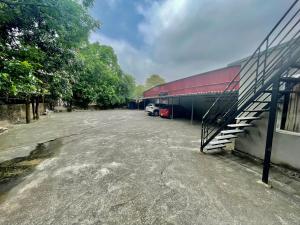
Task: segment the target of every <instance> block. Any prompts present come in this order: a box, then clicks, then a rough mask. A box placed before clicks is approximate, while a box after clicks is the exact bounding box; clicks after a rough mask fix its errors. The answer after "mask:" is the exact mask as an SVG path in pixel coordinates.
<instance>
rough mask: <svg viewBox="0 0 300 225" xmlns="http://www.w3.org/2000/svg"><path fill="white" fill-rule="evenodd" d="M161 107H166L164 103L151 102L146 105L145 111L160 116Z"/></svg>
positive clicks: (150, 114)
mask: <svg viewBox="0 0 300 225" xmlns="http://www.w3.org/2000/svg"><path fill="white" fill-rule="evenodd" d="M161 107H164V104H154V103H150V104H148V105H147V106H146V109H145V111H146V112H147V113H148V115H149V116H158V115H159V109H160V108H161Z"/></svg>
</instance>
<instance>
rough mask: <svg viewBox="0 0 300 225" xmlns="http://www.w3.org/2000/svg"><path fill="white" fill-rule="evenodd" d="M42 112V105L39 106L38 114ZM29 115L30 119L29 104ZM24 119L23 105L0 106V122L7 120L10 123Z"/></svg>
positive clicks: (24, 110)
mask: <svg viewBox="0 0 300 225" xmlns="http://www.w3.org/2000/svg"><path fill="white" fill-rule="evenodd" d="M43 111H44V104H43V103H40V104H39V112H40V113H42V112H43ZM30 115H31V118H32V108H31V104H30ZM25 119H26V109H25V104H10V105H0V121H1V120H8V121H10V122H12V123H14V122H18V121H22V122H23V121H25Z"/></svg>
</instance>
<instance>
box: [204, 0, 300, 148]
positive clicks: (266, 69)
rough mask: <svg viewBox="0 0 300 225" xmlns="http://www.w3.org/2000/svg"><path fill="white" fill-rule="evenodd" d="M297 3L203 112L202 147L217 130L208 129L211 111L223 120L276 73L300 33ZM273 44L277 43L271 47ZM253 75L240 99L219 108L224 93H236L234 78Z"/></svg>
mask: <svg viewBox="0 0 300 225" xmlns="http://www.w3.org/2000/svg"><path fill="white" fill-rule="evenodd" d="M298 2H299V0H295V1H294V2H293V4H292V5H291V6H290V7H289V8H288V10H287V11H286V12H285V14H284V15H283V16H282V17H281V18H280V20H279V21H278V22H277V23H276V25H275V26H274V27H273V29H272V30H271V31H270V32H269V33H268V35H267V36H266V38H265V39H264V40H263V41H262V42H261V44H260V45H259V46H258V48H257V49H256V50H255V51H254V53H253V54H252V55H251V56H250V57H249V58H248V59H247V61H246V63H245V64H244V65H243V66H242V67H241V69H240V71H239V72H238V73H237V74H236V75H235V76H234V78H233V79H232V80H231V82H230V83H229V84H228V85H227V87H226V88H225V89H224V91H223V92H222V94H221V95H220V96H219V97H218V98H217V99H216V100H215V101H214V102H213V104H212V105H211V106H210V107H209V109H208V110H207V111H206V113H205V114H204V116H203V118H202V125H201V131H202V134H201V149H203V147H204V146H205V145H206V144H207V139H210V138H211V137H210V136H211V135H216V134H215V133H213V132H214V131H215V130H217V128H209V124H210V123H211V120H215V118H210V117H209V115H210V114H211V113H212V112H213V111H214V110H216V112H214V113H215V115H219V114H222V118H223V120H226V118H227V117H230V115H231V114H232V113H234V112H235V111H236V109H237V108H238V107H240V106H243V107H244V105H243V104H245V103H247V100H248V99H249V98H251V97H252V96H253V95H254V94H255V93H256V92H259V91H262V90H260V89H261V88H262V87H264V83H265V82H266V81H268V80H269V79H271V78H272V77H273V76H274V74H277V73H276V72H277V71H278V70H279V69H280V65H283V64H284V63H285V61H286V60H285V59H286V56H287V55H288V54H290V53H291V52H292V47H293V43H294V42H295V43H297V41H299V37H297V36H298V34H299V33H300V29H299V26H298V25H299V23H300V20H299V19H298V18H297V17H298V16H299V13H300V6H299V5H297V3H298ZM294 9H296V12H292V11H293V10H294ZM285 20H287V21H285ZM294 32H295V33H294ZM289 36H292V37H289ZM280 37H281V38H280ZM273 44H274V45H275V44H276V45H275V46H272V45H273ZM274 52H275V55H272V57H273V58H272V59H269V58H270V55H271V54H273V53H274ZM251 70H252V72H251ZM254 75H255V79H253V80H252V81H251V82H250V83H247V85H248V86H247V87H245V88H244V90H243V91H242V92H240V93H239V96H240V98H239V99H238V100H237V101H235V102H233V103H231V104H230V105H229V104H228V105H226V106H225V107H222V109H220V108H219V109H218V107H216V106H217V105H218V103H219V102H220V101H221V99H222V98H223V97H224V95H226V97H228V96H233V95H234V94H235V93H236V88H237V85H239V83H240V82H236V81H237V79H238V78H239V77H240V79H239V80H242V79H249V78H251V77H253V76H254ZM245 84H246V82H244V83H242V85H241V86H239V89H240V90H241V88H242V87H243V86H244V85H245ZM264 88H265V87H264ZM224 109H225V110H224Z"/></svg>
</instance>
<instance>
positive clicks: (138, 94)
mask: <svg viewBox="0 0 300 225" xmlns="http://www.w3.org/2000/svg"><path fill="white" fill-rule="evenodd" d="M145 90H146V88H145V86H144V85H142V84H138V85H136V86H135V90H134V96H135V97H136V98H139V97H142V96H143V93H144V91H145Z"/></svg>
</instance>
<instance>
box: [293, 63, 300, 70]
mask: <svg viewBox="0 0 300 225" xmlns="http://www.w3.org/2000/svg"><path fill="white" fill-rule="evenodd" d="M291 67H293V68H296V69H300V63H294V64H292V66H291Z"/></svg>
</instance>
